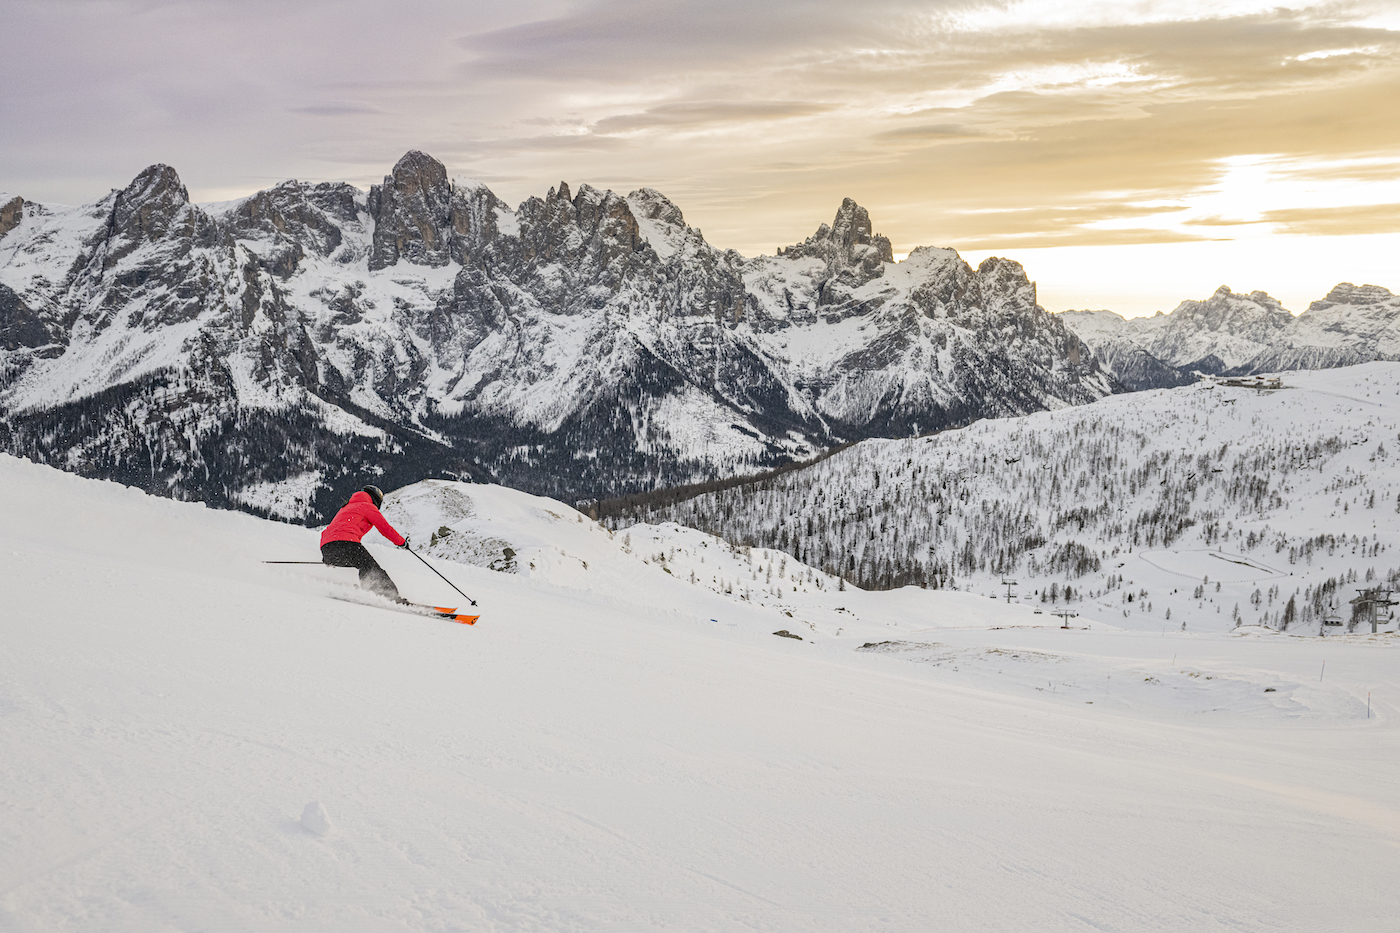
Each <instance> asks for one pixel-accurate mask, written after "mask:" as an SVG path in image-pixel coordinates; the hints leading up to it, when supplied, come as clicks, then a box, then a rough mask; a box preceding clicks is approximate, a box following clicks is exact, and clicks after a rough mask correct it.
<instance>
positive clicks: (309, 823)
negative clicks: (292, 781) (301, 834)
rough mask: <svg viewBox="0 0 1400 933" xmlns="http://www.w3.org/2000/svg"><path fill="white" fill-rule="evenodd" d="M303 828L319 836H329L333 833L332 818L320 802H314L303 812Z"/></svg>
mask: <svg viewBox="0 0 1400 933" xmlns="http://www.w3.org/2000/svg"><path fill="white" fill-rule="evenodd" d="M301 828H302V829H304V830H306V831H307V832H308V833H313V834H315V835H317V836H325V835H328V834H329V833H330V831H331V818H330V817H329V816H328V815H327V814H326V808H325V807H323V806H321V803H320V801H318V800H313V801H311V802H310V803H308V804H307V805H306V807H305V808H304V809H303V810H302V811H301Z"/></svg>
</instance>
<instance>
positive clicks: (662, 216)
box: [627, 188, 685, 229]
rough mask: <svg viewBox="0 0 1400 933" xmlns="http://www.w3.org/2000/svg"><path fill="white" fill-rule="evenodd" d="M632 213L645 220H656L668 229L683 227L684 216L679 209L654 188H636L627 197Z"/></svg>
mask: <svg viewBox="0 0 1400 933" xmlns="http://www.w3.org/2000/svg"><path fill="white" fill-rule="evenodd" d="M627 202H628V203H629V204H631V205H632V211H633V212H634V213H635V214H637V216H639V217H641V218H643V219H645V220H656V221H660V222H661V223H663V224H666V225H667V226H670V227H679V228H682V229H683V228H684V227H685V215H684V214H682V213H681V209H680V208H679V207H677V206H676V205H675V204H673V203H672V202H671V199H670V198H668V197H666V195H664V194H662V193H661V192H660V191H657V190H656V189H655V188H638V189H637V190H636V191H633V192H632V193H631V194H629V195H627Z"/></svg>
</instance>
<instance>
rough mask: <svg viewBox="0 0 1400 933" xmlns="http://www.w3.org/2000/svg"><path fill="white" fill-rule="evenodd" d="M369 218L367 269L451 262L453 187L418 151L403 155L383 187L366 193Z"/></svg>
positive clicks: (439, 166) (440, 166)
mask: <svg viewBox="0 0 1400 933" xmlns="http://www.w3.org/2000/svg"><path fill="white" fill-rule="evenodd" d="M369 214H370V217H372V218H373V220H374V238H373V245H372V247H371V248H370V257H369V267H370V269H383V268H385V267H387V266H392V265H394V264H395V263H397V262H398V261H399V260H400V259H404V260H406V261H408V262H411V263H414V264H416V265H422V266H445V265H447V264H448V262H450V261H451V235H450V231H451V229H452V183H451V182H450V181H448V178H447V166H445V165H443V164H442V163H441V162H439V161H438V160H437V159H434V158H433V157H432V156H430V155H428V154H427V153H426V152H419V151H418V150H417V149H412V150H409V151H408V152H406V153H404V155H403V158H401V159H399V161H398V162H397V163H395V165H394V170H393V172H392V173H391V174H389V175H386V176H385V177H384V183H383V184H380V185H375V186H374V187H373V188H371V189H370V193H369Z"/></svg>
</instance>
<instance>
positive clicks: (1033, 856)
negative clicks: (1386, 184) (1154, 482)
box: [0, 457, 1400, 933]
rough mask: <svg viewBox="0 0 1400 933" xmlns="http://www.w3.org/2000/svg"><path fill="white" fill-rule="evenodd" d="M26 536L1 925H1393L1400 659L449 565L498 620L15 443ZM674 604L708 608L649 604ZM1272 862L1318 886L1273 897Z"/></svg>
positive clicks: (11, 584) (251, 522) (0, 473)
mask: <svg viewBox="0 0 1400 933" xmlns="http://www.w3.org/2000/svg"><path fill="white" fill-rule="evenodd" d="M482 503H483V505H484V504H485V500H482ZM517 506H519V507H522V508H523V507H524V505H523V504H522V503H517ZM0 509H3V512H4V514H5V515H6V536H5V543H4V549H5V560H4V562H3V563H0V587H3V590H4V592H5V613H4V615H3V616H2V617H0V630H3V638H4V644H5V650H4V651H3V652H0V748H3V749H4V752H5V753H4V754H3V755H0V801H3V807H4V826H5V839H6V845H5V846H3V847H0V928H4V929H6V930H22V931H29V930H45V931H62V930H93V929H101V930H110V931H123V930H133V931H135V930H139V931H148V930H155V929H216V928H218V929H222V928H235V929H258V930H284V929H285V930H293V929H295V930H327V931H330V930H337V931H339V930H351V929H363V930H370V929H375V930H378V929H403V930H463V931H476V930H483V931H484V930H496V931H499V930H521V931H525V930H539V931H591V930H598V929H649V928H657V927H669V928H673V929H685V930H696V931H705V930H716V931H720V930H726V931H727V930H733V929H757V930H775V931H777V930H782V931H795V930H813V931H829V930H832V929H840V930H850V931H866V930H897V931H911V933H915V931H917V933H922V931H927V930H932V929H957V930H973V931H975V930H1005V929H1035V930H1052V931H1054V930H1065V931H1077V930H1091V929H1115V930H1122V931H1139V930H1141V931H1147V930H1180V929H1192V930H1205V931H1210V930H1222V931H1223V930H1232V931H1233V930H1241V929H1248V930H1273V929H1280V930H1281V929H1323V928H1327V927H1328V925H1335V924H1336V923H1338V922H1342V923H1344V924H1345V926H1346V927H1347V929H1349V930H1355V931H1381V930H1388V929H1390V928H1391V926H1392V925H1393V918H1394V913H1395V910H1396V908H1397V906H1400V903H1397V901H1400V896H1397V894H1396V893H1395V887H1394V885H1393V884H1391V883H1390V879H1391V878H1393V877H1394V875H1395V873H1396V871H1397V870H1400V846H1397V843H1400V813H1398V812H1397V811H1396V810H1395V808H1394V806H1393V803H1392V801H1393V800H1394V798H1395V796H1396V794H1397V791H1400V784H1398V783H1397V778H1396V775H1397V774H1400V768H1397V767H1396V765H1397V764H1400V758H1397V753H1396V751H1395V749H1396V748H1397V743H1396V742H1395V741H1394V732H1395V729H1396V723H1397V722H1400V689H1397V682H1396V677H1395V673H1394V670H1395V668H1394V664H1393V663H1392V658H1391V652H1393V651H1394V650H1395V648H1394V647H1393V646H1392V643H1393V639H1385V638H1381V639H1379V640H1376V641H1374V642H1373V640H1371V639H1370V638H1364V639H1337V640H1334V641H1333V642H1328V643H1325V652H1324V650H1323V644H1324V643H1320V642H1318V641H1317V640H1316V639H1296V638H1287V637H1272V638H1268V637H1233V638H1232V637H1225V636H1208V635H1176V634H1171V635H1169V636H1168V637H1167V638H1165V639H1162V638H1159V637H1157V636H1155V635H1154V636H1152V637H1150V638H1144V637H1143V636H1141V635H1137V634H1133V633H1128V632H1120V631H1115V630H1112V629H1109V628H1103V629H1099V630H1094V631H1083V630H1071V631H1062V630H1060V629H1056V628H1019V627H1011V626H1010V625H1008V623H1009V621H1010V620H1011V619H1013V618H1028V617H1029V610H1026V609H1023V608H1022V607H1015V606H1012V607H1007V606H1004V605H1002V604H999V603H993V602H991V601H990V600H986V599H977V598H975V597H972V596H971V595H968V594H944V593H924V592H922V591H921V592H920V594H919V596H920V598H921V599H925V600H928V602H927V604H926V606H927V607H939V608H940V609H941V610H942V611H943V612H944V613H945V614H946V615H947V616H948V617H949V618H950V620H955V621H956V622H958V623H959V625H960V627H949V628H944V629H940V630H938V632H936V633H929V632H920V631H919V630H918V628H917V627H915V626H913V625H910V624H904V623H900V624H895V623H893V622H885V621H882V620H881V619H880V618H872V619H871V620H869V621H868V622H867V623H866V624H867V625H868V626H869V628H868V629H867V631H868V632H871V633H873V632H874V631H875V629H876V628H877V627H878V628H880V629H883V637H882V638H878V639H877V638H874V637H870V636H869V635H865V634H863V635H861V636H859V637H861V638H865V639H866V641H867V642H870V643H871V644H870V646H869V647H866V648H864V649H862V648H861V645H862V644H865V642H861V643H859V644H856V643H853V642H852V641H848V640H846V638H845V636H842V637H840V638H828V637H824V636H818V637H816V638H815V639H813V638H812V637H811V635H812V633H811V632H810V630H807V631H804V632H803V634H806V635H808V636H809V637H808V638H807V639H806V640H804V641H796V640H793V639H787V638H775V637H773V636H772V635H771V634H769V633H770V632H771V631H772V630H773V627H772V619H773V618H774V617H775V615H776V613H775V610H771V609H764V608H761V607H755V606H751V605H746V604H745V603H743V602H742V601H735V600H730V599H722V598H721V597H719V596H717V595H715V594H708V595H707V594H706V593H705V592H704V591H702V590H701V589H700V588H694V587H691V586H690V585H689V584H688V583H685V584H682V583H680V582H679V581H676V580H674V579H672V578H671V577H668V576H667V575H666V574H665V573H664V572H662V571H660V570H655V573H654V574H653V575H651V576H647V575H643V574H638V575H637V576H636V577H635V578H634V580H633V582H632V583H631V585H630V586H628V587H625V588H617V587H615V586H613V584H612V582H611V581H608V583H607V584H606V585H605V586H604V588H601V589H600V588H594V587H590V586H589V585H587V584H586V583H584V584H581V585H579V586H576V587H573V588H567V589H566V588H564V587H562V586H558V585H556V584H551V583H549V582H548V581H545V580H540V579H534V578H531V577H527V576H525V575H521V574H507V573H492V572H490V571H487V570H482V569H476V568H471V567H464V566H460V565H453V564H450V563H442V562H440V563H439V564H438V565H437V566H438V567H439V568H440V569H441V570H443V571H444V572H446V573H448V574H449V575H450V576H451V577H452V578H453V579H454V580H455V581H457V582H458V583H459V585H462V586H463V587H464V588H467V589H469V591H471V592H473V593H475V594H476V595H477V597H478V598H479V600H480V601H481V603H482V607H483V618H482V621H481V622H480V623H478V625H477V626H475V627H472V628H468V627H465V626H461V625H455V624H451V623H446V622H440V621H437V620H433V619H426V618H420V617H415V616H411V615H405V614H402V613H397V612H393V611H390V610H387V609H378V608H371V607H367V606H356V605H350V604H346V603H341V602H335V601H332V600H329V599H326V598H325V594H326V593H327V592H330V591H331V590H332V589H335V588H337V587H339V586H342V585H343V584H336V583H332V582H328V580H327V579H325V578H324V575H325V574H336V573H341V574H344V573H346V572H343V571H329V570H327V571H322V570H320V569H318V568H298V567H273V566H267V565H263V564H261V563H259V561H261V560H263V559H266V558H283V559H297V558H307V557H312V556H314V553H315V533H314V532H313V531H310V530H307V529H303V528H297V527H293V526H288V525H282V524H276V523H272V522H267V521H262V520H259V519H255V518H253V517H251V516H248V515H242V514H235V513H228V512H219V511H215V510H209V509H205V508H202V507H199V506H196V505H190V504H183V503H177V502H171V501H168V500H161V499H154V498H151V497H148V496H146V495H145V494H143V493H140V492H137V491H135V490H130V489H126V488H123V487H120V486H116V485H112V484H105V483H98V482H93V481H89V480H83V479H79V478H77V477H74V476H71V475H68V474H62V473H58V472H56V471H52V470H49V469H47V468H43V467H39V466H36V465H33V464H30V463H26V462H23V461H17V460H13V459H10V458H6V457H0ZM482 514H483V515H484V514H485V513H484V512H483V513H482ZM486 517H489V518H491V519H492V520H498V521H500V522H502V526H501V529H500V530H501V533H502V534H509V533H510V532H511V529H510V528H509V527H508V526H509V525H510V524H511V523H512V521H513V520H512V519H511V518H510V515H509V514H508V512H502V513H501V514H500V515H499V516H496V514H495V513H494V512H492V513H491V514H490V515H488V516H486ZM529 521H533V519H530V520H529ZM527 524H528V521H527ZM580 534H581V535H588V534H591V535H593V536H596V537H598V538H599V539H600V540H601V539H602V538H603V537H604V536H605V533H603V532H601V531H591V532H580ZM633 541H634V547H635V545H636V541H637V539H636V538H635V537H634V539H633ZM566 544H567V542H566ZM375 550H376V553H377V554H379V555H381V556H382V557H383V558H384V559H385V563H386V565H387V566H389V568H390V570H391V572H392V573H394V574H395V576H396V577H398V578H399V579H400V582H401V583H402V584H403V585H404V589H405V591H406V592H409V593H410V594H411V595H415V596H418V597H420V598H434V592H435V591H434V590H433V589H432V587H433V586H435V585H438V584H435V583H434V579H435V578H433V577H432V575H431V574H429V573H427V572H426V571H424V570H422V568H421V565H420V568H419V570H418V571H417V572H415V571H414V569H413V565H414V563H415V562H414V561H413V559H412V557H411V555H404V554H402V553H401V552H396V551H393V550H391V549H389V548H387V547H385V548H378V547H376V549H375ZM398 558H402V559H403V560H401V561H398V562H396V559H398ZM653 569H654V568H653ZM303 570H307V571H308V572H306V573H303V572H302V571H303ZM351 576H353V574H352V575H351ZM657 581H669V582H670V583H671V584H673V585H674V586H677V587H684V588H685V589H686V590H688V591H689V592H690V593H691V596H690V598H689V599H688V600H685V601H676V602H675V603H674V604H673V606H672V607H671V608H670V609H669V610H666V611H662V610H658V609H656V608H649V607H648V606H647V603H648V602H650V601H653V600H655V599H656V598H658V597H659V596H661V595H663V594H664V592H665V591H664V584H663V583H660V582H657ZM851 595H852V594H850V593H849V592H848V593H842V594H840V597H841V599H842V600H843V601H844V600H845V599H846V598H848V597H849V596H851ZM866 596H867V597H868V598H869V599H870V600H872V602H871V603H869V605H871V606H873V605H875V603H874V602H873V601H874V600H878V599H881V598H883V599H886V600H889V601H890V611H889V615H890V617H893V616H896V615H898V612H899V611H900V606H901V605H902V604H901V600H902V599H903V597H902V596H901V595H900V594H866ZM634 600H636V602H634ZM843 605H844V602H842V603H836V606H843ZM832 608H833V610H834V609H835V606H833V607H832ZM880 642H882V643H883V644H881V643H880ZM1324 659H1325V660H1326V661H1327V668H1326V679H1325V680H1324V681H1322V682H1318V680H1317V670H1318V668H1319V665H1320V663H1321V662H1322V661H1323V660H1324ZM1269 688H1273V689H1272V692H1266V691H1268V690H1269ZM1368 697H1369V698H1370V701H1371V706H1372V710H1373V713H1374V718H1372V719H1369V720H1368V719H1367V718H1366V716H1367V711H1366V701H1367V698H1368ZM318 814H324V817H325V819H326V822H324V823H322V822H320V821H319V820H318V819H317V816H318ZM1280 853H1306V856H1307V857H1306V862H1307V865H1306V883H1301V882H1300V880H1299V874H1298V873H1297V872H1291V871H1274V870H1267V871H1266V870H1261V869H1260V866H1262V865H1273V864H1275V862H1276V861H1277V859H1278V858H1279V855H1280Z"/></svg>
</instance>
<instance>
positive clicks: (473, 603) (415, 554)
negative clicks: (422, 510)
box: [403, 543, 476, 606]
mask: <svg viewBox="0 0 1400 933" xmlns="http://www.w3.org/2000/svg"><path fill="white" fill-rule="evenodd" d="M403 549H404V550H405V551H407V552H408V553H410V554H412V555H413V556H414V557H416V558H418V559H419V560H422V561H423V566H424V567H427V568H428V569H429V570H431V571H432V572H433V573H436V574H437V575H438V576H440V577H442V574H441V573H440V572H439V571H438V569H437V568H436V567H434V566H433V565H432V564H430V563H428V562H427V561H426V560H423V555H422V554H419V553H418V552H417V551H415V550H414V549H413V548H411V547H409V546H408V544H407V543H405V544H404V546H403ZM442 582H443V583H446V584H447V585H448V586H450V587H452V588H453V589H454V590H457V584H455V583H453V582H452V581H451V580H449V579H447V578H446V577H442ZM457 592H458V593H461V595H462V598H463V599H465V600H466V601H467V602H469V603H471V604H472V605H473V606H475V605H476V600H474V599H472V598H471V597H470V596H468V595H467V594H466V593H462V591H461V590H457Z"/></svg>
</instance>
